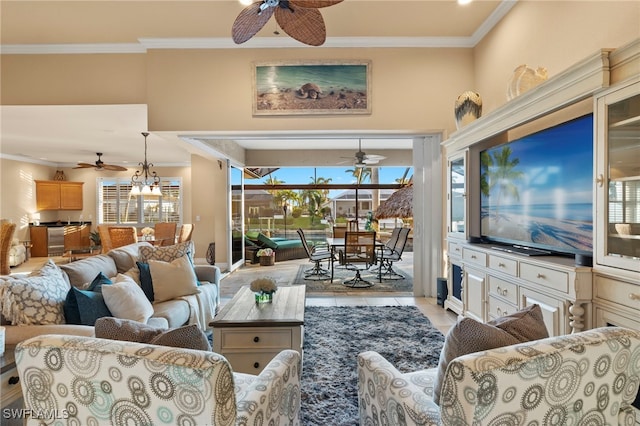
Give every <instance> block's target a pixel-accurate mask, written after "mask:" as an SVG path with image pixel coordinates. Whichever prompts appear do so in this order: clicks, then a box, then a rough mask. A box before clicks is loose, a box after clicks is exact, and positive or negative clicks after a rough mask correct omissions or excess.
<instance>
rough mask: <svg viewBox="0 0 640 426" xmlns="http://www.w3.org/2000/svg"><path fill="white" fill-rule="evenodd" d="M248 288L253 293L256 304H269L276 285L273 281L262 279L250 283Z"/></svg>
mask: <svg viewBox="0 0 640 426" xmlns="http://www.w3.org/2000/svg"><path fill="white" fill-rule="evenodd" d="M249 288H250V289H251V291H253V292H254V293H255V296H256V303H269V302H272V301H273V295H274V294H275V292H276V290H278V285H277V284H276V282H275V281H274V280H273V279H271V278H268V277H264V278H257V279H255V280H253V281H251V285H250V286H249Z"/></svg>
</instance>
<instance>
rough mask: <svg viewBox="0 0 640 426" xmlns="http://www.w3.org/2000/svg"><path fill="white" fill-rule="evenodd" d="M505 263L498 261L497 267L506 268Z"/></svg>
mask: <svg viewBox="0 0 640 426" xmlns="http://www.w3.org/2000/svg"><path fill="white" fill-rule="evenodd" d="M506 267H507V265H505V264H504V263H498V268H506Z"/></svg>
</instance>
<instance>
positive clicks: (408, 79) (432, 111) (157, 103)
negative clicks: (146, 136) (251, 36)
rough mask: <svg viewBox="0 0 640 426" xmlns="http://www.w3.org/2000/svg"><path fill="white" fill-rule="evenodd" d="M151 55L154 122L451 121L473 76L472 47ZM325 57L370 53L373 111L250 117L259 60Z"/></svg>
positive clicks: (397, 125)
mask: <svg viewBox="0 0 640 426" xmlns="http://www.w3.org/2000/svg"><path fill="white" fill-rule="evenodd" d="M148 57H149V59H148V69H149V80H148V84H149V86H148V103H149V128H150V129H152V130H176V129H182V130H217V131H240V132H242V131H255V130H268V131H278V130H292V131H295V130H324V129H326V130H416V131H419V132H422V131H425V130H434V129H435V130H438V129H440V130H442V129H452V128H454V127H455V124H454V121H453V101H454V99H455V98H456V97H457V96H458V94H460V93H461V92H463V91H464V90H466V89H467V88H468V86H469V84H470V82H471V81H473V63H472V54H471V50H470V49H319V50H315V49H290V50H286V49H277V50H271V49H237V50H228V49H224V50H156V51H152V52H149V54H148ZM322 59H327V60H336V59H338V60H339V59H366V60H371V61H372V65H371V83H372V88H371V92H372V93H371V98H372V99H371V100H372V114H371V115H334V116H289V117H285V116H279V117H265V116H262V117H252V90H253V83H252V64H253V62H262V61H271V62H274V61H304V60H322ZM443 105H446V106H447V107H445V108H443Z"/></svg>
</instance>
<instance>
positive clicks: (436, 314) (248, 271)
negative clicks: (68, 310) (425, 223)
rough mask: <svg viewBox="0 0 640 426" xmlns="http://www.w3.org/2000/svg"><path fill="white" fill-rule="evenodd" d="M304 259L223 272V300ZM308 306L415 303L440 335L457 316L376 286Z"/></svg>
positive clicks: (408, 260) (313, 297) (30, 266)
mask: <svg viewBox="0 0 640 426" xmlns="http://www.w3.org/2000/svg"><path fill="white" fill-rule="evenodd" d="M53 259H54V261H56V263H65V262H68V260H67V259H63V258H57V257H56V258H53ZM46 260H47V258H44V257H36V258H31V259H29V260H28V261H27V262H25V263H23V264H22V265H19V266H16V267H13V268H11V273H12V274H15V273H28V272H30V271H32V270H36V269H39V268H40V267H41V266H42V264H43V263H44V262H46ZM307 263H308V260H307V259H298V260H288V261H285V262H277V263H276V264H275V265H274V266H260V265H259V264H255V265H250V264H246V265H245V266H244V267H242V268H240V269H238V270H236V271H234V272H232V273H229V274H224V277H223V279H222V281H221V296H222V303H223V304H224V303H225V302H227V301H229V300H230V299H231V298H232V297H233V295H234V294H235V293H236V292H237V291H238V289H239V288H240V287H242V286H243V285H248V284H249V283H251V281H253V280H254V279H255V278H257V277H264V276H270V277H271V278H274V279H275V280H276V282H277V283H278V285H279V286H282V285H289V284H290V283H291V282H292V281H293V279H294V278H295V276H296V272H297V271H298V267H299V265H301V264H307ZM394 267H397V268H398V269H403V270H404V271H405V272H408V273H409V274H411V273H412V268H413V253H410V252H409V253H407V252H405V253H404V254H403V260H402V262H399V263H398V264H397V265H394ZM306 305H307V306H363V305H364V306H366V305H369V306H396V305H414V306H417V307H418V309H420V311H421V312H422V313H424V315H425V316H426V317H427V318H429V320H430V321H431V323H432V324H433V325H434V326H435V327H437V328H438V329H439V330H440V331H441V332H442V333H443V334H446V333H447V331H448V330H449V328H450V327H451V326H452V325H453V324H455V322H456V319H457V315H456V314H455V313H453V312H451V311H446V310H444V309H443V308H442V307H440V306H439V305H438V304H437V303H436V299H435V298H425V297H414V296H413V295H412V294H411V293H407V292H400V293H389V292H376V290H375V286H373V287H371V288H368V289H358V290H354V291H349V292H341V293H334V292H328V293H322V294H307V300H306Z"/></svg>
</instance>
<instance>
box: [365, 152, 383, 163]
mask: <svg viewBox="0 0 640 426" xmlns="http://www.w3.org/2000/svg"><path fill="white" fill-rule="evenodd" d="M385 158H387V157H385V156H384V155H377V154H365V156H364V159H365V160H370V161H376V162H378V161H380V160H384V159H385Z"/></svg>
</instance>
